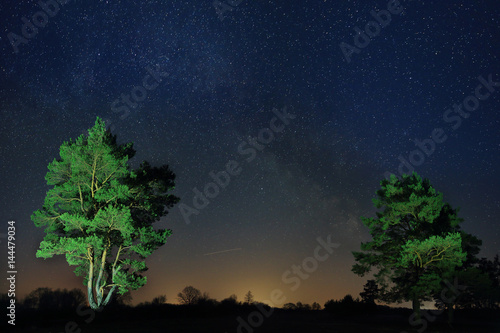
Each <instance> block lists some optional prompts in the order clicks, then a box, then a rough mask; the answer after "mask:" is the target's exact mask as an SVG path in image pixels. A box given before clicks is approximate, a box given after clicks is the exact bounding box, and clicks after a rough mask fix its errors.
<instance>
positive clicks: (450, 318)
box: [446, 303, 455, 325]
mask: <svg viewBox="0 0 500 333" xmlns="http://www.w3.org/2000/svg"><path fill="white" fill-rule="evenodd" d="M446 307H447V310H448V324H449V325H451V323H453V314H454V310H455V309H454V308H453V303H450V304H447V305H446Z"/></svg>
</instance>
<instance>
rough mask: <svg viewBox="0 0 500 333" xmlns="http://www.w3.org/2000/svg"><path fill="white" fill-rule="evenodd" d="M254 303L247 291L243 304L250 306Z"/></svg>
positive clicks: (250, 293) (251, 295)
mask: <svg viewBox="0 0 500 333" xmlns="http://www.w3.org/2000/svg"><path fill="white" fill-rule="evenodd" d="M253 302H254V299H253V294H252V292H251V291H250V290H249V291H248V292H247V293H246V294H245V303H246V304H252V303H253Z"/></svg>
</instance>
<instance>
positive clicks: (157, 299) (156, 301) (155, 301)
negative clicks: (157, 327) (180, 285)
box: [151, 295, 167, 305]
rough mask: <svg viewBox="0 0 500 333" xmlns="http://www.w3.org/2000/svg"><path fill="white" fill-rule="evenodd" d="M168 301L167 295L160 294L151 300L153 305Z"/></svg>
mask: <svg viewBox="0 0 500 333" xmlns="http://www.w3.org/2000/svg"><path fill="white" fill-rule="evenodd" d="M166 302H167V296H165V295H160V296H156V297H155V298H153V301H152V302H151V304H152V305H161V304H164V303H166Z"/></svg>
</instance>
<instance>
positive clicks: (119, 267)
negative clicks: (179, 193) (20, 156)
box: [32, 118, 179, 309]
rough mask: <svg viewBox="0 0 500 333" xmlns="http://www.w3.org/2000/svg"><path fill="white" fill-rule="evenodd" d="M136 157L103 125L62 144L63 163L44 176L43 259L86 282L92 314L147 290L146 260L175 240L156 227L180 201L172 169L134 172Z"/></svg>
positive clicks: (38, 220) (37, 218) (39, 220)
mask: <svg viewBox="0 0 500 333" xmlns="http://www.w3.org/2000/svg"><path fill="white" fill-rule="evenodd" d="M134 154H135V151H134V150H133V149H132V144H124V145H118V144H117V143H116V137H115V136H113V135H112V134H111V133H110V132H109V131H107V130H106V126H105V124H104V122H103V121H102V120H101V119H99V118H97V120H96V122H95V125H94V127H92V128H91V129H90V130H89V132H88V135H81V136H79V137H78V138H77V139H76V140H74V141H73V140H70V141H68V142H64V143H63V144H62V145H61V147H60V150H59V155H60V158H59V159H57V160H54V161H52V162H51V163H49V166H48V169H49V171H48V173H47V175H46V177H45V179H46V181H47V184H48V185H50V186H52V188H51V189H49V191H48V192H47V195H46V197H45V201H44V205H43V207H42V209H40V210H37V211H36V212H34V213H33V215H32V220H33V222H34V223H35V225H36V226H37V227H45V232H46V236H45V238H44V240H43V241H42V242H41V244H40V249H39V250H38V251H37V257H42V258H50V257H52V256H54V255H65V257H66V260H67V262H68V264H69V265H75V266H77V268H76V269H75V273H76V274H77V275H83V276H84V281H85V283H86V284H87V287H88V300H89V303H90V305H91V307H92V308H94V309H100V308H102V307H103V306H104V305H106V304H107V302H108V301H109V299H110V297H111V296H112V294H113V292H114V291H115V290H116V289H117V290H118V292H119V293H125V292H127V290H128V289H137V288H140V287H141V286H143V285H144V284H145V283H146V278H145V277H143V276H141V275H140V273H141V272H144V271H146V269H147V267H146V264H145V262H144V261H143V260H142V259H144V258H146V257H147V256H149V255H150V254H151V253H153V252H154V251H155V250H156V249H158V248H159V247H160V246H162V245H163V244H165V242H166V240H167V238H168V237H169V236H170V235H171V230H164V229H162V230H155V229H154V228H153V226H152V224H153V223H154V222H156V221H158V220H159V219H160V218H161V217H162V216H164V215H165V214H166V213H167V209H168V208H170V207H172V206H173V205H174V204H175V203H177V202H178V200H179V199H178V198H177V197H175V196H173V195H171V194H169V193H168V192H169V191H171V190H172V189H173V188H174V179H175V175H174V174H173V173H172V172H171V171H170V169H169V168H168V166H166V165H165V166H162V167H159V168H156V167H151V166H150V165H149V164H148V163H147V162H143V163H142V164H141V165H140V167H139V168H138V169H137V170H130V167H129V165H128V161H129V158H131V157H132V156H133V155H134ZM106 293H107V296H106V297H104V296H105V294H106Z"/></svg>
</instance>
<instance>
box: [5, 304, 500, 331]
mask: <svg viewBox="0 0 500 333" xmlns="http://www.w3.org/2000/svg"><path fill="white" fill-rule="evenodd" d="M249 310H252V311H241V310H238V311H225V312H224V313H220V311H217V313H214V312H213V311H210V310H207V309H201V310H200V309H193V308H183V309H179V307H173V306H169V305H166V306H159V307H158V306H157V307H143V308H139V309H137V308H135V309H133V308H123V309H111V310H106V312H103V313H98V314H97V316H96V317H95V318H92V317H91V314H90V313H91V312H90V311H91V310H90V309H84V310H82V311H86V312H84V313H85V314H84V315H77V313H76V310H74V312H73V313H70V312H68V313H67V314H63V315H61V314H57V313H40V312H31V313H29V312H25V313H20V314H19V315H18V316H17V318H16V323H17V325H16V329H14V330H13V329H12V327H11V326H9V327H7V332H10V331H12V332H40V333H48V332H52V333H60V332H64V333H66V332H68V333H69V332H71V333H84V332H92V333H94V332H95V333H101V332H103V333H104V332H106V333H108V332H116V333H120V332H123V333H129V332H130V333H132V332H134V333H136V332H141V333H142V332H144V333H153V332H162V333H163V332H185V333H190V332H220V333H224V332H227V333H231V332H235V333H254V332H255V333H271V332H272V333H279V332H286V333H296V332H297V333H298V332H305V333H309V332H310V333H316V332H317V333H326V332H331V333H333V332H338V333H343V332H351V333H358V332H359V333H361V332H363V333H375V332H387V333H389V332H398V333H399V332H408V333H410V332H427V333H438V332H439V333H442V332H460V333H462V332H463V333H465V332H467V333H471V332H474V333H475V332H479V333H483V332H484V333H490V332H491V333H500V316H499V313H498V312H497V313H480V314H477V313H476V314H471V313H457V314H456V320H455V323H454V324H453V326H452V327H450V326H449V325H448V324H447V323H446V315H445V314H441V315H439V316H437V317H436V320H434V321H432V322H431V321H430V319H427V320H425V322H424V323H423V324H420V325H413V326H412V325H411V324H410V322H409V317H410V315H411V312H410V311H409V310H407V309H399V310H388V309H385V310H382V311H377V312H376V313H373V314H332V313H328V312H326V311H284V310H279V309H276V310H275V311H274V312H273V313H272V314H271V315H270V316H269V317H265V316H264V315H259V314H257V313H258V312H256V309H255V308H253V309H249ZM229 312H231V313H229ZM238 318H239V319H238ZM249 318H250V319H249ZM429 318H431V317H429ZM238 320H239V321H238ZM243 321H244V322H245V323H246V324H241V322H243ZM249 322H251V323H252V324H253V326H254V327H252V326H250V325H249V324H248V323H249ZM5 328H6V327H5V326H2V327H0V331H2V332H5Z"/></svg>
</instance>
